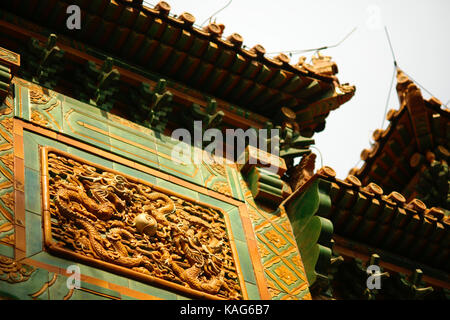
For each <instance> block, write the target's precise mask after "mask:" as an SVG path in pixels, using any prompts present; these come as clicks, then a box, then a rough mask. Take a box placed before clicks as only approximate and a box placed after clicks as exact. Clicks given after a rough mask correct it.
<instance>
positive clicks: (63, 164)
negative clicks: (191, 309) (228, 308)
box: [42, 149, 243, 299]
mask: <svg viewBox="0 0 450 320" xmlns="http://www.w3.org/2000/svg"><path fill="white" fill-rule="evenodd" d="M42 157H43V158H44V159H43V165H44V166H46V167H47V168H45V167H44V168H43V170H48V171H47V172H48V179H43V181H44V182H43V184H44V185H43V188H44V189H43V190H46V193H47V196H46V197H47V198H46V199H45V198H44V201H47V205H46V207H47V208H48V209H49V211H46V212H44V216H45V217H46V219H47V222H45V228H46V230H45V242H46V244H47V246H48V247H49V250H50V251H52V250H53V251H55V252H60V253H61V252H65V253H66V255H67V253H69V254H72V255H73V259H76V258H77V257H78V258H80V257H82V259H81V260H82V261H88V262H89V261H93V262H94V264H95V262H97V263H98V262H99V261H100V265H101V266H103V267H106V268H108V266H113V267H112V270H113V271H114V270H115V271H117V268H115V267H117V266H118V267H120V268H119V269H120V270H119V272H122V271H123V270H125V272H128V273H129V275H131V276H135V277H137V278H138V279H144V280H145V279H149V281H150V282H151V283H156V284H159V286H163V287H164V286H166V287H169V288H172V289H175V290H181V291H183V290H184V291H188V292H190V293H194V295H195V294H196V293H197V296H202V297H209V298H210V297H211V296H210V295H212V296H214V297H216V298H222V299H242V298H243V290H242V285H241V281H240V280H239V276H238V274H239V272H238V270H237V267H236V261H235V254H234V251H233V248H232V247H231V242H230V235H229V232H230V230H229V228H228V222H227V221H226V217H225V216H224V213H223V212H222V211H220V210H218V209H216V208H212V207H209V206H206V205H201V204H199V203H198V202H196V201H195V200H189V199H187V198H184V197H183V196H181V195H177V194H174V193H172V192H169V191H163V190H162V189H160V188H158V187H156V186H153V185H151V184H148V183H146V182H144V181H142V180H138V179H134V178H131V177H126V176H124V175H121V174H119V173H116V172H114V171H112V170H110V169H107V168H102V167H100V166H97V165H94V164H91V163H87V162H85V161H83V160H81V159H79V158H75V157H72V156H70V155H68V154H66V153H63V152H59V151H56V150H52V149H49V150H46V151H45V152H43V153H42ZM44 193H45V192H44Z"/></svg>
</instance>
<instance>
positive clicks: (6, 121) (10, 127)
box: [0, 117, 14, 132]
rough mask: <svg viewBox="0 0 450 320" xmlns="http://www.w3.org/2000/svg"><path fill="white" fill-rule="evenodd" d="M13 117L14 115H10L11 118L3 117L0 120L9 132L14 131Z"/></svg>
mask: <svg viewBox="0 0 450 320" xmlns="http://www.w3.org/2000/svg"><path fill="white" fill-rule="evenodd" d="M13 123H14V122H13V118H12V117H10V118H5V119H3V120H2V121H0V124H1V125H2V126H3V127H5V129H6V130H7V131H8V132H12V131H13Z"/></svg>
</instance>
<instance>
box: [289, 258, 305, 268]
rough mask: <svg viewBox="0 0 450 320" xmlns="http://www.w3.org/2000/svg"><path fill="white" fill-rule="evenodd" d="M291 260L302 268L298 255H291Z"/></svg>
mask: <svg viewBox="0 0 450 320" xmlns="http://www.w3.org/2000/svg"><path fill="white" fill-rule="evenodd" d="M291 260H292V262H293V263H294V264H295V265H296V266H297V267H299V268H302V265H303V263H302V260H301V259H300V256H299V255H296V256H294V257H292V259H291ZM302 269H303V268H302Z"/></svg>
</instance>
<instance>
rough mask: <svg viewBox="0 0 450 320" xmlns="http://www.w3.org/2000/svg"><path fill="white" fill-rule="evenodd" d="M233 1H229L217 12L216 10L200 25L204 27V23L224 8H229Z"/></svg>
mask: <svg viewBox="0 0 450 320" xmlns="http://www.w3.org/2000/svg"><path fill="white" fill-rule="evenodd" d="M231 2H233V0H230V1H228V3H227V4H226V5H225V6H224V7H223V8H221V9H219V10H217V11H216V12H214V13H213V14H212V15H211V16H209V17H208V18H206V20H205V21H203V23H202V24H201V25H200V27H203V25H204V24H205V23H206V22H207V21H208V20H209V21H211V18H212V17H214V16H215V15H217V14H218V13H219V12H221V11H222V10H224V9H225V8H227V7H228V6H229V5H230V4H231Z"/></svg>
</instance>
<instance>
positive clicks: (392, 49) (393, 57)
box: [382, 26, 450, 127]
mask: <svg viewBox="0 0 450 320" xmlns="http://www.w3.org/2000/svg"><path fill="white" fill-rule="evenodd" d="M384 31H385V33H386V37H387V40H388V43H389V48H390V49H391V54H392V59H393V60H394V67H395V70H397V69H399V67H398V63H397V59H396V57H395V52H394V48H393V46H392V42H391V37H390V36H389V32H388V29H387V27H386V26H384ZM394 72H395V71H394ZM402 72H403V73H404V74H405V75H406V76H407V77H408V78H409V79H410V80H411V81H413V82H414V83H415V84H417V85H418V86H419V87H420V88H422V90H424V91H425V92H426V93H428V94H429V95H430V96H432V97H436V96H435V95H434V94H432V93H431V92H430V91H429V90H428V89H427V88H425V87H424V86H423V85H421V84H420V83H419V82H417V81H416V80H415V79H414V78H413V77H411V76H410V75H409V74H408V73H406V72H405V71H404V70H403V69H402ZM391 90H392V84H391V87H390V88H389V96H390V92H391ZM388 102H389V97H388ZM449 102H450V100H449V101H447V103H446V104H444V106H446V107H447V106H448V103H449ZM386 108H387V106H386ZM385 112H386V111H385ZM385 118H386V113H385V115H384V117H383V124H384V120H385ZM382 127H383V126H382Z"/></svg>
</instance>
